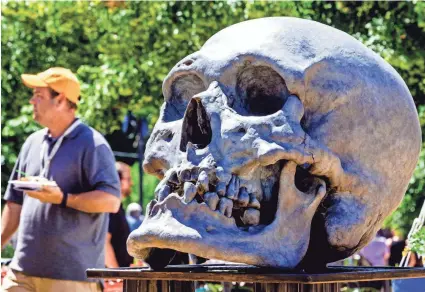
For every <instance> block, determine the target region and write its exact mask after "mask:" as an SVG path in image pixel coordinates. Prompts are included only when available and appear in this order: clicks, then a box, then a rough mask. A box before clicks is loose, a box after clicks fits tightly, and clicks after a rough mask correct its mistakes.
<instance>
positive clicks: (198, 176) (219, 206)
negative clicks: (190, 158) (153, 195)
mask: <svg viewBox="0 0 425 292" xmlns="http://www.w3.org/2000/svg"><path fill="white" fill-rule="evenodd" d="M167 177H168V179H166V180H167V181H166V184H165V185H163V186H161V187H159V189H158V191H157V196H158V200H159V201H162V200H164V199H165V197H167V196H168V195H169V194H170V193H171V192H178V193H180V194H181V197H182V200H183V201H184V202H185V203H190V202H191V201H193V200H194V199H195V197H196V195H197V194H198V195H199V196H200V197H198V198H203V200H204V202H205V203H206V205H207V206H208V207H209V208H210V209H211V210H214V211H215V210H217V212H220V213H221V214H223V215H224V216H227V217H231V216H232V213H233V208H235V209H240V208H243V209H242V210H241V211H240V212H237V214H240V216H241V218H240V220H241V221H242V222H243V223H244V224H246V225H258V224H259V223H260V211H259V209H260V208H261V204H260V202H259V201H258V199H257V197H256V195H255V194H253V193H249V191H248V190H247V188H246V187H244V186H242V187H241V181H240V179H239V177H238V176H236V175H231V174H228V173H227V172H226V171H224V170H223V168H221V167H217V168H216V169H215V171H214V172H213V173H212V172H211V171H205V170H202V169H201V170H200V168H199V167H193V168H189V169H180V170H178V171H177V172H176V171H175V170H171V172H170V173H169V175H168V176H167ZM167 184H168V185H167ZM212 187H213V188H215V189H211V188H212ZM245 208H246V210H245Z"/></svg>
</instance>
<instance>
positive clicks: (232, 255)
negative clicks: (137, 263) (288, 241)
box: [127, 194, 309, 267]
mask: <svg viewBox="0 0 425 292" xmlns="http://www.w3.org/2000/svg"><path fill="white" fill-rule="evenodd" d="M277 225H278V223H277V222H276V221H274V222H272V223H271V224H270V225H267V226H264V225H263V226H256V227H251V228H250V229H249V230H248V231H242V230H240V229H239V228H238V227H237V226H236V224H235V220H234V219H233V218H227V217H225V216H223V215H222V214H220V213H218V212H217V211H212V210H211V209H210V208H209V207H208V206H206V205H205V204H198V203H197V202H195V201H193V202H191V203H189V204H185V203H183V202H182V201H181V199H180V198H179V197H178V196H177V195H175V194H172V195H170V196H169V197H167V198H166V199H165V200H164V201H162V202H161V203H157V204H155V205H154V206H153V207H152V209H151V212H150V215H148V216H147V217H146V218H145V220H144V221H143V223H142V225H141V226H140V227H139V229H137V230H135V231H133V232H132V233H131V234H130V236H129V239H128V241H127V249H128V252H129V254H130V255H132V256H134V257H135V258H140V259H142V260H145V261H147V262H148V263H149V262H150V261H155V258H152V259H149V257H150V256H151V255H152V249H154V248H159V249H173V250H176V251H179V252H184V253H191V254H195V255H197V256H200V257H204V258H209V259H219V260H225V261H230V262H240V263H246V264H252V265H259V266H276V267H295V266H296V265H297V264H298V263H299V261H300V260H301V259H302V257H303V256H304V253H305V251H304V252H303V253H299V254H296V253H293V252H289V253H288V252H287V251H288V249H287V248H282V245H283V244H284V243H283V242H284V241H283V239H282V238H280V237H279V236H277V235H276V231H277V230H278V226H277ZM305 236H306V237H307V238H304V239H303V240H304V242H306V244H308V236H309V235H308V234H306V235H305ZM306 248H307V246H305V247H302V248H301V249H303V250H306ZM159 252H160V251H159ZM166 264H168V262H165V263H164V265H166Z"/></svg>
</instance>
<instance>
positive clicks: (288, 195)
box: [127, 17, 420, 267]
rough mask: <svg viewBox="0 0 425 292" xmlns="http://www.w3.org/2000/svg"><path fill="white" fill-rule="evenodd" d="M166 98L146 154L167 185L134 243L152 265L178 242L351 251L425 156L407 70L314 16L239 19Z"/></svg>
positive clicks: (299, 260)
mask: <svg viewBox="0 0 425 292" xmlns="http://www.w3.org/2000/svg"><path fill="white" fill-rule="evenodd" d="M163 93H164V97H165V103H164V104H163V106H162V108H161V114H160V118H159V120H158V122H157V124H156V125H155V128H154V130H153V132H152V135H151V137H150V139H149V142H148V144H147V147H146V153H145V162H144V169H145V171H147V172H149V173H152V174H155V175H156V176H158V177H159V178H161V179H162V181H161V182H160V184H159V185H158V187H157V190H156V200H154V201H152V202H151V203H150V204H149V206H148V210H147V213H146V215H147V216H146V218H145V220H144V222H143V224H142V225H141V227H140V228H139V229H138V230H135V231H134V232H133V233H132V234H131V235H130V237H129V239H128V243H127V246H128V251H129V252H130V254H132V255H133V256H135V257H138V258H142V259H145V260H147V261H148V262H149V263H151V264H153V265H154V266H155V265H156V266H160V265H165V264H167V263H168V261H169V258H170V257H171V256H172V254H173V251H170V250H176V251H180V252H186V253H191V254H195V255H198V256H201V257H204V258H215V259H222V260H227V261H233V262H240V263H247V264H254V265H262V266H278V267H295V266H297V265H309V264H311V262H312V260H311V259H312V258H314V260H315V263H319V264H325V263H327V262H332V261H336V260H338V259H341V258H344V257H347V256H349V255H351V254H352V253H353V252H355V251H356V250H358V249H359V248H361V247H362V246H364V245H365V244H366V243H367V242H368V241H369V240H370V239H371V238H372V237H373V236H374V234H375V232H376V231H377V229H378V228H379V227H380V225H381V223H382V221H383V219H384V218H385V216H387V215H388V214H389V213H390V212H391V211H392V210H394V209H395V208H396V207H397V205H398V204H399V203H400V201H401V199H402V197H403V194H404V192H405V191H406V188H407V184H408V181H409V179H410V177H411V175H412V172H413V170H414V168H415V165H416V162H417V158H418V155H419V151H420V127H419V122H418V117H417V113H416V110H415V105H414V103H413V101H412V98H411V95H410V93H409V90H408V89H407V87H406V85H405V83H404V82H403V80H402V79H401V78H400V76H399V75H398V74H397V72H396V71H395V70H394V69H393V68H392V67H391V66H390V65H388V64H387V63H386V62H385V61H384V60H382V59H381V58H380V57H379V56H378V55H377V54H375V53H373V52H372V51H371V50H369V49H367V48H366V47H365V46H364V45H362V44H361V43H360V42H358V41H357V40H355V39H354V38H352V37H351V36H349V35H347V34H345V33H343V32H341V31H338V30H336V29H334V28H331V27H329V26H326V25H323V24H320V23H317V22H313V21H308V20H302V19H295V18H285V17H279V18H264V19H257V20H251V21H246V22H243V23H239V24H236V25H233V26H230V27H228V28H226V29H224V30H222V31H220V32H218V33H217V34H216V35H214V36H213V37H212V38H210V39H209V40H208V41H207V42H206V43H205V45H204V46H203V47H202V48H201V49H200V50H199V51H198V52H195V53H193V54H191V55H189V56H187V57H186V58H184V59H183V60H182V61H181V62H179V63H178V64H177V65H176V66H175V67H174V68H173V69H172V70H171V72H170V73H169V74H168V76H167V77H166V79H165V81H164V84H163ZM161 254H163V256H162V257H161ZM156 256H158V258H156ZM164 258H165V260H164ZM161 259H162V262H161Z"/></svg>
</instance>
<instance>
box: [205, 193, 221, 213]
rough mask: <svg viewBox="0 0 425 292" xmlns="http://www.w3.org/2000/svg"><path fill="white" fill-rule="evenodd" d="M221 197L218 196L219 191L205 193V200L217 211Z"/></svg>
mask: <svg viewBox="0 0 425 292" xmlns="http://www.w3.org/2000/svg"><path fill="white" fill-rule="evenodd" d="M219 200H220V198H219V197H218V195H217V193H213V192H208V193H205V195H204V201H205V203H206V204H207V205H208V207H210V209H211V210H213V211H215V210H216V209H217V205H218V202H219Z"/></svg>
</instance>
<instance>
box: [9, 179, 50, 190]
mask: <svg viewBox="0 0 425 292" xmlns="http://www.w3.org/2000/svg"><path fill="white" fill-rule="evenodd" d="M9 183H10V184H12V185H13V188H14V189H15V190H18V191H38V190H41V188H42V187H43V186H51V187H55V186H57V184H56V182H54V181H22V180H11V181H9Z"/></svg>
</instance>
